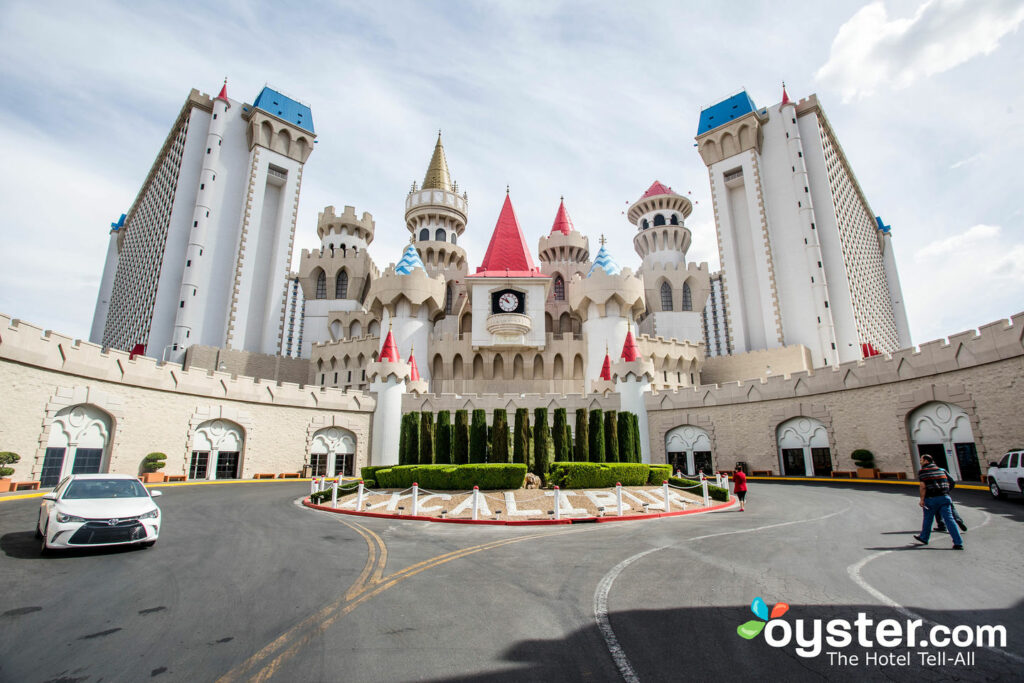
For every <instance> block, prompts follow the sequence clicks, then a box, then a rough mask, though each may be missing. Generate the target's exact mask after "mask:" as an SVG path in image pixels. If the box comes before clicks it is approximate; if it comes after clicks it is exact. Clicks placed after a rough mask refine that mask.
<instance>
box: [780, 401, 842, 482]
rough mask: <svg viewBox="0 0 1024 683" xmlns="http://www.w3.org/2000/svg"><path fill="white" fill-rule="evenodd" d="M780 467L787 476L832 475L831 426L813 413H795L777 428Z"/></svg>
mask: <svg viewBox="0 0 1024 683" xmlns="http://www.w3.org/2000/svg"><path fill="white" fill-rule="evenodd" d="M776 435H777V438H778V445H779V468H780V471H781V473H782V474H783V475H784V476H790V477H811V476H814V477H828V476H831V475H832V451H831V450H830V449H829V444H828V429H826V428H825V425H824V424H822V423H821V422H820V421H819V420H815V419H814V418H813V417H802V416H801V417H794V418H793V419H791V420H786V421H785V422H783V423H782V424H780V425H779V427H778V429H777V430H776Z"/></svg>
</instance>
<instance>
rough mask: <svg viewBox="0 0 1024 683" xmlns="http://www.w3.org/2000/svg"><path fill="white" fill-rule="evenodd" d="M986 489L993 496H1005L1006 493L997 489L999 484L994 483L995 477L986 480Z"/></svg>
mask: <svg viewBox="0 0 1024 683" xmlns="http://www.w3.org/2000/svg"><path fill="white" fill-rule="evenodd" d="M988 490H989V493H991V494H992V497H993V498H1006V494H1005V493H1003V492H1002V491H1000V490H999V484H997V483H996V480H995V479H989V480H988Z"/></svg>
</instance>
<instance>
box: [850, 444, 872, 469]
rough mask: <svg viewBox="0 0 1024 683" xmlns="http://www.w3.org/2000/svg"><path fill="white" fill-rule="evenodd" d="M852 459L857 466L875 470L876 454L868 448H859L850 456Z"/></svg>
mask: <svg viewBox="0 0 1024 683" xmlns="http://www.w3.org/2000/svg"><path fill="white" fill-rule="evenodd" d="M850 459H851V460H853V462H854V463H855V464H856V465H857V467H861V468H863V469H866V470H873V469H875V454H874V453H872V452H871V451H869V450H867V449H866V448H858V449H857V450H855V451H854V452H853V453H851V454H850Z"/></svg>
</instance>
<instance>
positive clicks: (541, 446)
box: [532, 408, 551, 480]
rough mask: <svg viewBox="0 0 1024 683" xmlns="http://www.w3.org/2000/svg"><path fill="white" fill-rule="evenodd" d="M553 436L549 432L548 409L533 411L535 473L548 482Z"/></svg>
mask: <svg viewBox="0 0 1024 683" xmlns="http://www.w3.org/2000/svg"><path fill="white" fill-rule="evenodd" d="M550 441H551V434H550V432H548V409H547V408H536V409H534V411H533V470H532V471H533V473H534V474H536V475H537V476H538V477H540V478H541V479H544V480H546V479H547V476H548V463H549V462H550V460H549V459H548V447H549V445H550Z"/></svg>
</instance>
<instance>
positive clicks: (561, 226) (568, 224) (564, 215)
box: [551, 199, 573, 235]
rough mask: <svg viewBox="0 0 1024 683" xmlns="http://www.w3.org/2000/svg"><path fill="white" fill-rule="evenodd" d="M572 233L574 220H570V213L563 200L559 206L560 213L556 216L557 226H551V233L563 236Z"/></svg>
mask: <svg viewBox="0 0 1024 683" xmlns="http://www.w3.org/2000/svg"><path fill="white" fill-rule="evenodd" d="M572 231H573V227H572V219H571V218H569V212H568V211H566V210H565V200H564V199H563V200H562V201H561V202H559V204H558V213H557V214H555V224H554V225H552V226H551V233H552V234H554V233H556V232H560V233H562V234H563V235H568V234H569V233H570V232H572Z"/></svg>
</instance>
